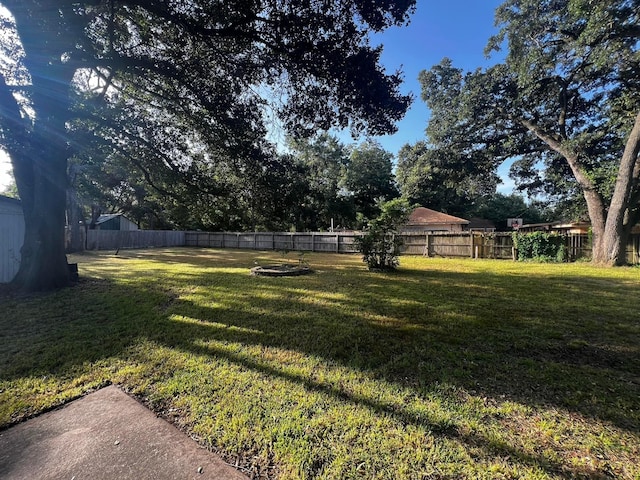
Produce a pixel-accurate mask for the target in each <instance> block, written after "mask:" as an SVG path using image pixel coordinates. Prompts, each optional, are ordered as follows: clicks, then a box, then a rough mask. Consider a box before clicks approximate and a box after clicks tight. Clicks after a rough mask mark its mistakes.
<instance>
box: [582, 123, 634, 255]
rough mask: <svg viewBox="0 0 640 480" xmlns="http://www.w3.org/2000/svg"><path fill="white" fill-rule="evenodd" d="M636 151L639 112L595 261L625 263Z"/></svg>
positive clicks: (617, 179)
mask: <svg viewBox="0 0 640 480" xmlns="http://www.w3.org/2000/svg"><path fill="white" fill-rule="evenodd" d="M638 153H640V112H638V115H636V120H635V123H634V126H633V128H632V129H631V133H630V134H629V138H628V139H627V144H626V145H625V149H624V153H623V154H622V159H621V160H620V168H619V169H618V176H617V178H616V186H615V189H614V191H613V197H612V198H611V203H610V205H609V212H608V214H607V223H606V225H605V229H604V235H603V237H602V239H601V244H600V245H599V250H598V257H597V258H596V257H595V255H594V259H593V260H594V262H596V263H601V264H605V265H624V264H626V263H627V257H626V246H627V241H628V235H629V231H630V230H631V228H627V227H631V226H632V225H627V224H626V222H630V221H633V220H634V219H635V218H634V216H633V215H631V216H630V215H628V210H629V207H630V206H631V205H630V201H631V198H632V197H633V192H632V187H633V185H634V184H635V183H636V182H634V173H635V172H637V171H638V169H637V168H636V167H637V162H638Z"/></svg>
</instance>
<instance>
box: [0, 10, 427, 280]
mask: <svg viewBox="0 0 640 480" xmlns="http://www.w3.org/2000/svg"><path fill="white" fill-rule="evenodd" d="M414 3H415V0H383V1H380V0H340V1H338V0H321V1H308V0H188V1H182V0H131V1H128V0H122V1H119V0H91V1H78V0H74V1H60V0H56V1H54V0H3V1H2V5H4V7H6V8H7V9H8V11H10V13H11V16H12V18H9V17H8V16H7V15H3V18H2V22H3V25H2V26H3V30H4V31H5V33H6V34H5V36H4V37H3V38H2V39H1V41H0V46H1V47H2V49H3V54H4V57H5V58H11V59H13V62H4V63H2V64H1V66H0V73H1V75H0V131H1V133H2V145H3V147H4V148H5V150H6V151H7V152H8V153H9V154H10V156H11V159H12V163H13V169H14V174H15V178H16V183H17V186H18V190H19V193H20V197H21V199H22V204H23V209H24V213H25V223H26V235H25V243H24V246H23V250H22V263H21V267H20V271H19V273H18V275H17V277H16V282H17V283H18V284H20V285H21V286H22V287H24V288H27V289H30V290H45V289H50V288H55V287H59V286H64V285H66V284H67V283H68V281H69V280H68V273H67V265H66V257H65V254H64V240H63V236H64V220H65V219H64V216H65V198H66V196H65V190H66V188H67V165H68V161H69V159H70V158H72V157H73V158H81V157H82V155H87V154H91V153H94V154H97V151H96V152H93V146H92V145H94V140H99V141H101V142H102V147H101V148H102V149H106V150H107V153H114V152H115V153H116V154H120V155H124V156H127V157H130V158H131V160H132V161H136V160H138V164H137V165H136V166H137V168H138V169H139V170H140V171H141V172H143V174H144V172H146V174H149V175H150V174H151V173H152V172H153V171H154V170H155V168H156V166H157V168H162V169H169V170H172V171H174V172H175V173H176V174H177V175H178V176H183V177H186V178H187V179H188V180H194V181H195V182H196V183H197V180H198V178H201V177H202V175H201V174H204V173H206V171H207V170H210V169H212V170H214V175H221V176H222V177H223V176H224V172H220V171H219V170H218V169H217V168H216V162H217V160H219V159H225V160H226V161H229V159H238V163H239V164H240V165H238V168H240V169H242V168H243V166H242V165H241V164H242V163H245V164H246V165H249V164H250V161H251V158H253V157H255V156H260V155H261V152H262V150H263V143H262V142H263V141H264V140H263V139H264V134H265V130H266V128H265V125H264V122H265V118H266V116H265V114H264V112H265V106H266V105H267V104H270V105H271V107H272V108H274V109H275V111H276V113H277V115H278V117H279V118H280V120H281V121H282V122H283V124H284V125H285V127H286V128H287V129H288V130H289V131H290V132H292V133H295V134H302V133H308V132H311V131H313V130H314V129H317V128H320V129H328V128H330V127H333V126H338V127H350V128H352V129H353V130H354V131H356V132H364V133H368V134H373V135H376V134H382V133H386V132H389V131H393V129H394V124H395V122H396V121H397V120H398V119H399V118H401V116H402V115H403V114H404V112H405V110H406V108H407V106H408V103H409V101H410V99H409V98H408V97H407V96H403V95H401V94H400V93H399V90H398V87H399V84H400V75H399V73H398V72H396V73H394V74H387V73H386V72H385V71H384V70H383V69H382V68H381V66H380V64H379V56H380V49H378V48H373V47H371V46H370V44H369V41H368V33H369V32H371V31H381V30H383V29H385V28H386V27H388V26H390V25H400V24H403V23H406V22H407V21H408V14H409V13H410V12H411V10H412V8H413V6H414ZM12 32H13V33H12ZM276 99H277V100H278V101H277V102H276ZM91 136H93V137H94V138H93V140H91V141H88V140H87V139H88V138H89V137H91ZM194 146H197V148H196V151H197V155H195V156H194V155H192V153H193V147H194ZM200 146H204V147H205V148H200ZM88 150H89V151H88ZM140 151H144V152H145V153H144V155H137V153H138V152H140ZM103 153H104V152H103ZM140 159H142V160H140ZM150 159H153V161H154V162H156V163H155V164H153V163H148V162H149V161H150ZM209 187H210V186H207V188H209ZM211 188H213V187H211ZM218 193H220V192H218Z"/></svg>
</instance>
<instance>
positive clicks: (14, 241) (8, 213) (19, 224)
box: [0, 197, 24, 283]
mask: <svg viewBox="0 0 640 480" xmlns="http://www.w3.org/2000/svg"><path fill="white" fill-rule="evenodd" d="M23 241H24V216H23V215H22V207H21V206H20V204H19V203H18V202H17V201H14V200H10V199H5V198H3V197H0V283H8V282H10V281H11V280H13V277H15V275H16V273H17V272H18V268H19V267H20V249H21V248H22V243H23Z"/></svg>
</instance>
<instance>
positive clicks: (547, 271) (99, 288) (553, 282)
mask: <svg viewBox="0 0 640 480" xmlns="http://www.w3.org/2000/svg"><path fill="white" fill-rule="evenodd" d="M290 256H291V257H292V260H294V261H295V258H296V256H295V254H290ZM70 260H71V261H77V262H79V264H80V265H79V270H80V275H81V277H82V281H81V282H80V283H79V284H78V285H77V286H76V287H74V288H70V289H67V290H64V291H59V292H55V293H51V294H45V295H31V296H26V297H18V298H16V297H15V296H10V295H5V296H3V297H1V298H0V312H2V315H0V425H1V426H2V427H7V426H10V425H12V424H13V423H15V422H19V421H21V420H23V419H25V418H28V417H30V416H33V415H36V414H38V413H40V412H42V411H45V410H47V409H50V408H52V407H54V406H57V405H60V404H61V403H63V402H66V401H69V400H70V399H73V398H75V397H78V396H79V395H82V394H83V393H85V392H87V391H90V390H91V389H94V388H97V387H100V386H103V385H106V384H109V383H115V384H119V385H121V386H122V387H123V388H124V389H126V390H127V391H129V392H131V393H132V394H135V395H136V396H138V397H139V398H141V399H142V400H143V401H144V402H145V403H147V404H148V405H149V406H150V408H152V409H154V410H155V411H156V412H157V413H158V414H159V415H162V416H164V417H165V418H168V419H170V420H171V421H173V422H174V423H176V424H177V425H178V426H180V427H181V428H183V429H184V430H186V431H188V432H189V433H190V434H191V435H193V436H194V437H196V438H198V439H199V441H200V442H201V443H202V444H204V445H206V446H207V447H209V448H211V449H212V450H214V451H216V452H218V453H220V454H222V455H223V456H224V458H225V459H227V461H229V462H230V463H232V464H237V465H238V466H239V467H240V468H241V469H243V470H244V471H245V472H246V473H247V474H249V475H251V476H253V477H254V478H275V477H279V478H282V479H301V478H326V479H342V478H363V479H378V478H380V479H403V478H407V479H421V478H424V479H444V478H451V479H454V478H455V479H457V478H462V479H464V478H468V479H500V478H526V479H551V478H557V479H565V478H596V479H605V478H623V479H638V478H640V295H639V293H640V269H638V268H618V269H598V268H594V267H592V266H590V265H588V264H561V265H543V264H522V263H513V262H510V261H488V260H487V261H485V260H469V259H457V260H454V259H427V258H421V257H402V258H401V268H400V270H399V271H398V272H396V273H387V274H380V273H372V272H369V271H367V269H366V268H365V266H364V264H362V262H361V261H360V259H359V257H357V256H345V255H324V254H317V253H314V254H310V255H309V256H308V260H309V262H310V265H311V267H312V268H314V269H316V270H317V272H316V273H315V274H313V275H309V276H304V277H290V278H266V277H252V276H249V274H248V273H249V267H251V266H253V265H254V262H256V261H257V262H258V263H261V264H265V263H268V262H278V263H279V262H281V261H282V258H281V256H280V255H279V254H278V253H270V252H253V251H237V250H209V249H166V250H146V251H121V252H120V253H119V255H117V256H116V255H113V254H111V253H98V254H85V255H81V256H75V257H72V258H71V259H70Z"/></svg>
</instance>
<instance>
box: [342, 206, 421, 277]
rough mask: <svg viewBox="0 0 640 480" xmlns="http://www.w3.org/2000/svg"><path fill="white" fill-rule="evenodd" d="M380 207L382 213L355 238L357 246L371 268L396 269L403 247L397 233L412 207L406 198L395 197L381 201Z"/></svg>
mask: <svg viewBox="0 0 640 480" xmlns="http://www.w3.org/2000/svg"><path fill="white" fill-rule="evenodd" d="M379 208H380V212H381V213H380V215H379V216H378V217H377V218H376V219H375V220H372V221H371V222H369V225H368V227H367V229H366V230H365V232H364V234H363V235H362V236H361V237H358V238H356V239H355V243H356V247H357V248H358V251H359V252H360V253H361V254H362V260H363V261H364V262H365V263H366V264H367V266H368V267H369V269H370V270H395V269H396V268H397V267H398V265H399V264H400V262H399V260H398V256H399V255H400V247H402V238H401V237H399V236H397V235H395V233H396V230H397V228H398V227H399V226H400V225H402V224H404V223H406V221H407V218H408V217H409V212H410V210H411V207H410V206H409V204H408V203H407V201H406V200H403V199H395V200H390V201H388V202H384V203H381V204H380V205H379Z"/></svg>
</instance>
